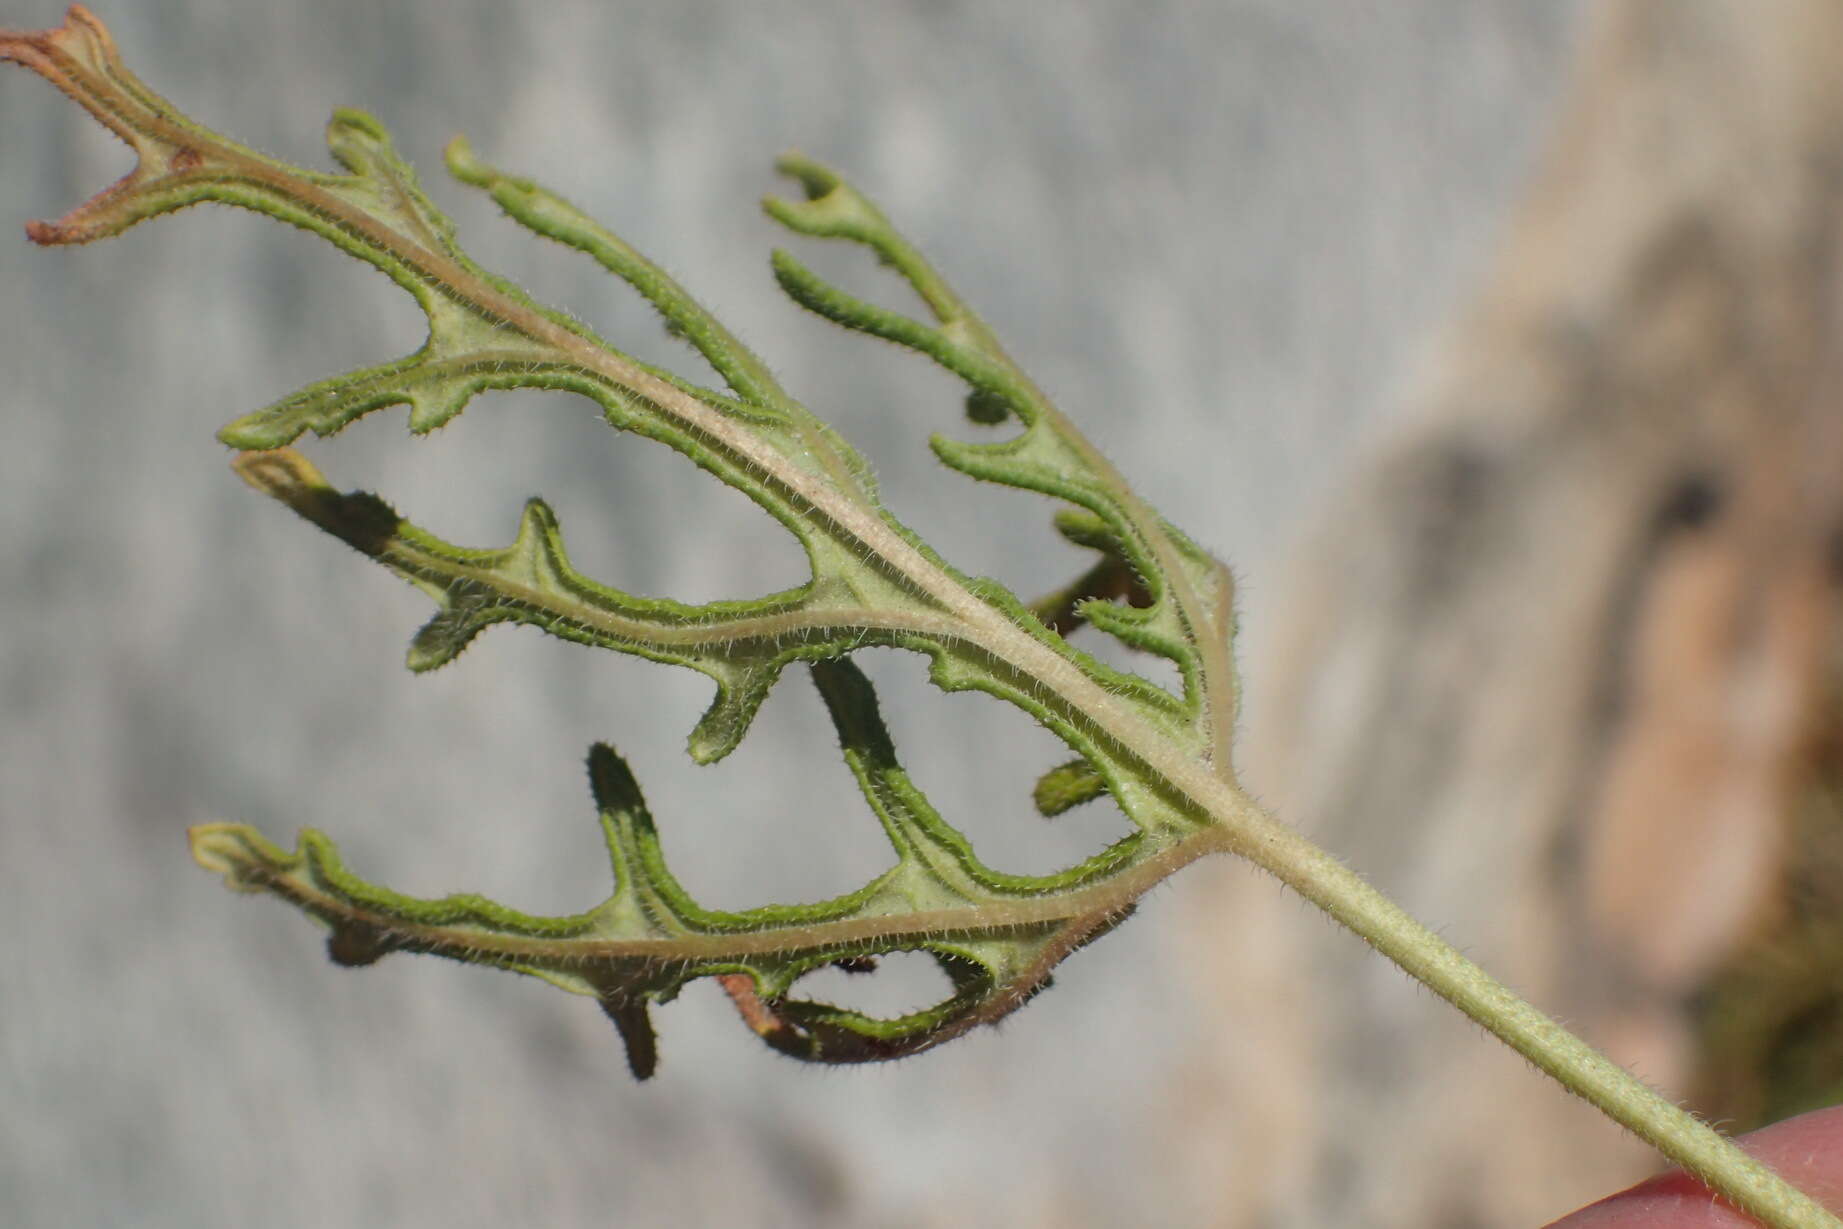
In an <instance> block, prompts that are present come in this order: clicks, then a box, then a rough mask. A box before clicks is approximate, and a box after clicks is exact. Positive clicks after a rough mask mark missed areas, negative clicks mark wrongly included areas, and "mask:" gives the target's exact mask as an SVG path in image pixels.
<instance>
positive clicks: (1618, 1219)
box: [1549, 1106, 1843, 1229]
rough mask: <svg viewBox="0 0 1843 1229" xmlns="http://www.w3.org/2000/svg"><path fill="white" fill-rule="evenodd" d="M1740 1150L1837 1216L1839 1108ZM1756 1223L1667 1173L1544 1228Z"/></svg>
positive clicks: (1841, 1168)
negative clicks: (1755, 1158) (1763, 1163)
mask: <svg viewBox="0 0 1843 1229" xmlns="http://www.w3.org/2000/svg"><path fill="white" fill-rule="evenodd" d="M1740 1142H1741V1146H1742V1147H1744V1148H1746V1149H1747V1151H1748V1152H1750V1153H1752V1154H1753V1155H1754V1156H1756V1157H1758V1158H1759V1159H1760V1160H1762V1161H1764V1162H1766V1163H1767V1164H1768V1165H1770V1166H1772V1168H1773V1169H1774V1170H1776V1171H1777V1172H1778V1173H1779V1174H1780V1175H1781V1176H1783V1177H1784V1178H1785V1179H1786V1180H1787V1181H1789V1182H1791V1183H1792V1184H1793V1185H1795V1186H1797V1187H1798V1188H1800V1189H1801V1190H1803V1191H1804V1192H1805V1193H1806V1194H1808V1195H1810V1196H1811V1197H1812V1198H1813V1199H1816V1200H1817V1201H1818V1202H1819V1203H1821V1204H1823V1205H1824V1206H1825V1207H1827V1208H1829V1209H1830V1210H1831V1211H1833V1212H1843V1106H1836V1107H1833V1108H1831V1109H1825V1110H1817V1111H1815V1112H1813V1113H1809V1114H1804V1115H1801V1116H1800V1117H1797V1118H1788V1119H1786V1120H1785V1121H1784V1122H1776V1123H1774V1124H1773V1125H1772V1126H1770V1127H1765V1128H1763V1129H1761V1130H1758V1131H1755V1132H1754V1133H1753V1134H1751V1135H1748V1136H1744V1137H1742V1139H1741V1141H1740ZM1757 1225H1758V1222H1757V1221H1755V1220H1754V1219H1753V1218H1752V1217H1749V1216H1744V1215H1742V1214H1741V1213H1739V1212H1737V1211H1735V1210H1734V1209H1733V1208H1731V1207H1729V1206H1728V1205H1727V1204H1724V1203H1718V1202H1717V1201H1716V1199H1715V1196H1713V1195H1711V1194H1710V1193H1709V1191H1708V1188H1707V1187H1705V1186H1703V1185H1702V1184H1701V1183H1699V1182H1696V1181H1694V1180H1693V1179H1691V1178H1688V1177H1686V1176H1685V1175H1684V1174H1682V1173H1681V1172H1677V1171H1673V1172H1671V1173H1667V1174H1663V1175H1661V1176H1659V1177H1656V1178H1652V1179H1651V1180H1650V1181H1648V1182H1641V1183H1639V1184H1638V1185H1637V1186H1634V1187H1632V1188H1631V1189H1630V1190H1627V1191H1621V1192H1620V1193H1619V1194H1617V1195H1613V1196H1610V1197H1609V1198H1606V1199H1602V1200H1601V1201H1600V1202H1598V1203H1596V1204H1592V1205H1590V1206H1588V1207H1585V1208H1582V1209H1581V1210H1580V1211H1578V1212H1576V1213H1575V1214H1574V1215H1572V1216H1568V1217H1564V1218H1563V1219H1561V1220H1558V1221H1556V1222H1555V1223H1554V1224H1553V1225H1551V1226H1550V1227H1549V1229H1753V1227H1755V1226H1757Z"/></svg>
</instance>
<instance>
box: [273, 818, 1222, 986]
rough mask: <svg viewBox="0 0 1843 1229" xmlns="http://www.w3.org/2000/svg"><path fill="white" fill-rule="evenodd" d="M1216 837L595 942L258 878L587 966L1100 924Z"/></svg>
mask: <svg viewBox="0 0 1843 1229" xmlns="http://www.w3.org/2000/svg"><path fill="white" fill-rule="evenodd" d="M1221 848H1222V842H1221V836H1220V830H1216V829H1209V830H1204V831H1200V832H1196V833H1192V834H1190V835H1189V836H1186V837H1183V838H1181V839H1179V840H1176V841H1173V842H1172V843H1170V844H1168V845H1166V846H1164V847H1163V848H1160V849H1158V850H1157V851H1156V852H1155V853H1152V854H1149V855H1147V856H1145V857H1143V858H1142V859H1140V860H1139V861H1137V862H1134V863H1132V864H1131V865H1129V866H1127V867H1124V868H1122V869H1120V870H1117V871H1114V872H1112V873H1109V874H1107V875H1105V876H1104V877H1102V878H1100V879H1098V880H1096V881H1095V882H1093V883H1091V884H1087V885H1084V886H1082V887H1079V888H1071V889H1064V890H1062V891H1058V892H1052V893H1048V894H1045V895H1043V896H1039V897H1030V898H1024V899H1008V900H983V901H969V902H968V903H967V904H966V905H965V906H964V907H961V908H951V909H932V910H927V911H925V912H917V913H889V914H870V915H867V916H862V917H851V918H842V919H839V920H836V921H829V922H809V923H798V924H790V925H784V926H773V925H770V926H767V927H765V928H759V929H752V930H736V931H726V930H705V931H698V932H695V933H689V934H676V935H662V936H659V937H655V938H646V939H596V938H588V937H570V938H558V937H546V936H542V935H515V934H507V933H506V932H504V931H501V930H491V929H486V928H484V927H482V928H478V929H476V928H475V927H473V926H470V925H425V924H422V923H416V922H408V921H405V920H404V919H403V918H401V917H399V916H396V915H394V914H390V913H385V912H382V911H377V910H372V909H368V908H365V907H364V906H362V905H354V904H353V903H351V902H350V901H348V900H345V899H342V898H340V897H337V896H334V895H332V894H331V893H328V892H326V891H325V890H323V889H320V888H318V887H317V885H316V886H309V885H308V884H306V883H303V882H302V881H300V880H299V879H292V878H288V879H285V878H283V877H282V876H278V875H266V876H264V877H265V879H266V881H267V882H268V884H269V886H271V887H272V888H273V889H274V890H277V891H279V892H281V893H282V894H283V895H286V896H288V897H291V898H292V899H294V900H295V901H296V902H297V903H298V904H300V905H302V906H304V907H306V908H311V909H316V910H318V911H320V912H322V913H323V914H327V915H331V916H334V917H338V918H342V919H345V920H348V921H351V922H356V923H359V924H362V925H366V926H372V927H375V928H376V929H378V930H379V931H382V932H384V933H386V934H388V935H389V936H390V937H391V938H392V939H393V940H395V941H397V942H400V943H409V944H413V945H419V946H424V947H429V948H434V949H448V948H459V947H465V948H467V949H468V950H469V951H478V952H491V953H493V954H494V955H500V956H507V957H519V956H524V957H530V958H532V959H565V958H567V959H568V960H570V961H594V960H622V959H648V960H695V959H722V958H725V957H731V956H771V955H777V954H785V953H787V952H790V951H794V950H798V949H801V948H825V947H832V946H838V945H846V944H851V943H859V942H869V941H872V940H878V941H883V940H890V939H902V938H906V937H913V938H915V939H917V940H922V939H934V940H938V939H940V938H942V937H943V936H950V935H956V934H992V933H995V932H1002V931H1006V930H1016V929H1020V928H1025V927H1040V926H1047V925H1056V924H1062V923H1066V922H1071V921H1076V920H1079V919H1085V918H1094V917H1105V916H1107V915H1110V914H1113V913H1116V912H1118V911H1119V910H1121V909H1124V908H1125V907H1127V906H1128V905H1130V904H1132V903H1133V902H1134V901H1135V900H1137V899H1139V897H1141V896H1143V895H1144V894H1145V893H1146V892H1147V891H1149V890H1150V889H1151V888H1152V887H1154V886H1155V885H1156V884H1158V883H1160V882H1162V881H1163V880H1165V879H1167V878H1169V877H1170V876H1171V875H1173V874H1175V873H1176V872H1177V871H1179V870H1181V869H1183V868H1184V867H1185V866H1188V865H1189V864H1190V863H1192V862H1194V861H1196V860H1197V859H1198V858H1201V857H1204V856H1206V855H1208V854H1211V853H1216V852H1219V851H1220V850H1221Z"/></svg>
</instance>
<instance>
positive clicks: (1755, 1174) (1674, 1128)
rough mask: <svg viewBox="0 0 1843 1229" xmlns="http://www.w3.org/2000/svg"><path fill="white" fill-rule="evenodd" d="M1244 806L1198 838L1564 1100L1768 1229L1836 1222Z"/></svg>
mask: <svg viewBox="0 0 1843 1229" xmlns="http://www.w3.org/2000/svg"><path fill="white" fill-rule="evenodd" d="M1244 806H1245V807H1246V808H1247V811H1248V813H1246V814H1243V815H1241V816H1238V817H1237V819H1236V822H1235V824H1234V825H1233V827H1228V826H1225V827H1221V828H1213V829H1211V830H1210V835H1212V836H1216V837H1217V839H1218V840H1219V842H1220V844H1221V845H1222V847H1223V849H1224V850H1225V851H1227V852H1232V853H1235V854H1238V855H1240V856H1241V857H1244V858H1247V859H1248V860H1249V861H1251V862H1254V863H1255V864H1257V865H1259V866H1261V867H1262V868H1263V869H1265V870H1268V871H1270V872H1272V873H1273V874H1274V875H1275V876H1277V877H1278V878H1279V879H1280V880H1281V881H1282V882H1284V883H1285V884H1286V885H1287V886H1288V887H1290V888H1292V889H1293V890H1294V891H1296V892H1298V893H1299V894H1300V895H1301V896H1303V897H1305V898H1306V899H1307V900H1309V901H1311V902H1312V903H1313V904H1315V905H1317V906H1318V907H1319V908H1320V909H1323V910H1324V911H1325V912H1326V913H1327V914H1329V915H1331V917H1333V918H1335V919H1336V920H1337V921H1338V922H1340V923H1341V924H1343V925H1344V926H1345V927H1347V928H1349V929H1350V930H1352V931H1354V932H1355V933H1356V934H1357V935H1358V936H1360V937H1361V938H1362V939H1363V941H1364V942H1365V943H1368V944H1369V945H1370V946H1371V947H1373V948H1374V949H1376V951H1378V952H1380V953H1381V954H1382V955H1384V956H1386V957H1388V958H1389V959H1390V960H1391V961H1393V962H1394V963H1395V964H1397V965H1399V966H1400V967H1401V969H1402V970H1403V971H1404V972H1406V973H1407V974H1408V975H1409V976H1410V977H1412V978H1414V979H1415V980H1416V981H1418V982H1420V983H1421V984H1422V985H1424V986H1426V987H1427V988H1428V989H1429V990H1432V991H1433V992H1434V993H1435V994H1438V995H1439V996H1440V997H1441V998H1443V999H1445V1000H1446V1001H1447V1002H1449V1003H1451V1004H1452V1005H1453V1006H1455V1007H1457V1008H1458V1009H1459V1010H1460V1011H1462V1012H1464V1013H1465V1014H1466V1015H1467V1016H1470V1017H1471V1018H1472V1019H1473V1020H1475V1021H1477V1022H1478V1023H1479V1024H1480V1025H1482V1026H1484V1028H1485V1029H1486V1030H1487V1031H1488V1032H1490V1033H1491V1034H1492V1035H1493V1036H1495V1037H1497V1038H1498V1039H1499V1040H1501V1041H1503V1042H1504V1043H1505V1044H1506V1045H1508V1046H1509V1047H1510V1048H1511V1049H1513V1050H1515V1051H1516V1052H1517V1053H1519V1054H1521V1055H1523V1057H1525V1058H1527V1059H1529V1061H1530V1062H1532V1063H1534V1064H1535V1065H1536V1066H1537V1067H1538V1068H1540V1069H1541V1070H1542V1071H1543V1072H1545V1073H1546V1074H1548V1075H1549V1076H1551V1077H1553V1078H1554V1079H1555V1081H1556V1082H1557V1083H1559V1084H1561V1086H1562V1087H1564V1088H1566V1089H1567V1090H1568V1091H1569V1092H1571V1093H1573V1094H1574V1095H1575V1096H1577V1097H1580V1098H1581V1099H1583V1100H1585V1101H1587V1102H1589V1103H1590V1104H1592V1105H1594V1106H1596V1107H1597V1108H1598V1109H1600V1111H1601V1112H1603V1113H1604V1114H1606V1116H1607V1117H1609V1118H1611V1119H1613V1120H1614V1121H1615V1122H1617V1123H1619V1124H1620V1125H1621V1126H1623V1127H1625V1128H1626V1129H1627V1130H1629V1131H1631V1132H1632V1133H1633V1134H1634V1135H1636V1136H1638V1137H1639V1138H1640V1139H1642V1140H1644V1141H1645V1142H1646V1143H1648V1144H1650V1145H1651V1146H1652V1147H1654V1148H1656V1149H1657V1150H1658V1151H1659V1152H1661V1153H1663V1154H1664V1155H1665V1156H1666V1157H1668V1158H1670V1159H1671V1160H1672V1161H1674V1162H1676V1163H1677V1164H1678V1165H1681V1166H1682V1167H1683V1168H1684V1169H1686V1170H1688V1171H1689V1172H1690V1173H1692V1174H1694V1175H1696V1176H1697V1177H1698V1178H1700V1179H1701V1180H1702V1181H1703V1182H1704V1183H1705V1184H1706V1185H1707V1186H1709V1187H1710V1188H1711V1189H1713V1190H1716V1191H1718V1192H1720V1193H1721V1195H1722V1197H1723V1198H1725V1199H1727V1200H1728V1202H1730V1203H1732V1204H1733V1205H1734V1206H1735V1207H1737V1208H1740V1209H1741V1210H1743V1211H1745V1212H1747V1213H1749V1214H1750V1215H1752V1216H1754V1217H1756V1218H1758V1219H1759V1220H1760V1221H1761V1222H1762V1223H1764V1224H1766V1225H1770V1226H1773V1229H1829V1227H1832V1226H1838V1225H1840V1224H1843V1222H1840V1221H1839V1220H1838V1219H1837V1218H1836V1217H1835V1216H1833V1215H1831V1214H1830V1213H1829V1212H1827V1211H1826V1210H1825V1209H1824V1208H1823V1207H1821V1206H1819V1204H1818V1203H1817V1202H1816V1201H1815V1200H1813V1199H1812V1198H1811V1197H1810V1196H1809V1195H1807V1194H1805V1193H1804V1192H1803V1191H1801V1190H1799V1189H1798V1188H1797V1187H1795V1186H1793V1185H1792V1184H1791V1183H1789V1182H1787V1181H1786V1180H1785V1179H1783V1178H1781V1177H1780V1176H1779V1175H1778V1174H1776V1173H1774V1172H1773V1171H1772V1170H1770V1169H1768V1168H1767V1167H1766V1166H1764V1165H1762V1164H1761V1163H1760V1162H1759V1161H1757V1160H1755V1159H1754V1158H1753V1157H1751V1156H1749V1155H1747V1153H1746V1152H1744V1151H1742V1150H1741V1148H1740V1146H1739V1145H1738V1144H1736V1143H1735V1142H1734V1141H1733V1140H1731V1139H1729V1138H1728V1137H1727V1136H1725V1135H1722V1134H1721V1133H1720V1132H1718V1131H1716V1130H1715V1129H1714V1128H1712V1127H1710V1126H1709V1125H1708V1124H1707V1123H1705V1122H1703V1121H1702V1120H1701V1119H1699V1118H1697V1117H1696V1116H1695V1115H1694V1114H1691V1113H1690V1112H1689V1111H1687V1110H1685V1109H1683V1108H1682V1107H1681V1106H1678V1105H1676V1104H1674V1103H1672V1102H1671V1101H1670V1100H1669V1099H1667V1098H1666V1097H1664V1096H1663V1095H1662V1094H1661V1093H1659V1092H1658V1091H1657V1090H1656V1089H1654V1088H1651V1087H1650V1086H1649V1085H1647V1084H1645V1083H1644V1081H1642V1080H1640V1079H1639V1078H1638V1077H1636V1076H1634V1075H1633V1074H1632V1073H1631V1072H1629V1071H1627V1070H1626V1069H1625V1068H1623V1067H1621V1066H1619V1064H1617V1063H1615V1062H1613V1061H1612V1060H1611V1059H1609V1058H1607V1057H1606V1056H1605V1055H1604V1054H1602V1053H1600V1052H1599V1051H1598V1050H1596V1049H1594V1048H1593V1047H1592V1046H1590V1045H1588V1044H1587V1043H1586V1042H1585V1041H1583V1040H1581V1039H1580V1038H1579V1037H1577V1036H1575V1035H1574V1034H1573V1033H1571V1032H1569V1031H1568V1030H1567V1029H1565V1028H1563V1027H1562V1026H1561V1025H1560V1024H1558V1023H1556V1022H1555V1021H1554V1020H1552V1019H1550V1018H1549V1017H1548V1016H1547V1015H1545V1014H1543V1013H1542V1012H1541V1011H1539V1010H1537V1009H1536V1008H1535V1007H1534V1006H1532V1005H1531V1004H1530V1003H1528V1002H1526V1001H1525V1000H1524V999H1522V998H1520V997H1519V996H1518V995H1516V994H1515V993H1514V992H1512V991H1511V990H1510V989H1509V988H1508V987H1506V986H1505V985H1504V984H1503V983H1502V982H1499V981H1498V980H1497V979H1496V978H1494V977H1492V976H1491V975H1490V974H1489V973H1487V972H1485V971H1484V970H1483V969H1481V968H1479V967H1478V966H1477V965H1476V964H1474V963H1473V962H1472V961H1470V960H1468V959H1467V958H1466V957H1465V956H1464V955H1462V954H1461V953H1460V952H1459V951H1458V950H1457V949H1455V948H1454V947H1453V946H1452V945H1451V944H1450V943H1448V942H1446V940H1444V939H1442V938H1441V937H1440V936H1439V935H1437V934H1435V933H1434V932H1433V931H1432V930H1430V929H1428V928H1427V927H1426V926H1425V925H1423V924H1422V923H1420V922H1418V921H1416V920H1415V919H1414V918H1413V917H1411V916H1410V915H1409V914H1408V913H1406V912H1405V911H1404V910H1403V909H1402V908H1401V907H1400V906H1399V905H1397V904H1396V903H1395V902H1394V901H1392V900H1390V899H1389V898H1388V897H1387V896H1385V895H1383V894H1382V893H1381V892H1379V891H1377V890H1376V889H1375V888H1373V887H1371V886H1370V884H1369V883H1368V882H1367V881H1365V880H1364V879H1363V877H1362V876H1361V875H1359V874H1357V873H1356V872H1355V871H1353V870H1351V869H1350V868H1349V867H1347V866H1345V865H1344V864H1343V863H1342V862H1339V861H1338V860H1337V859H1336V858H1333V857H1331V856H1330V855H1329V854H1327V853H1326V852H1325V851H1324V850H1322V849H1320V848H1319V847H1318V846H1316V845H1314V844H1312V843H1311V842H1310V841H1308V840H1306V839H1305V838H1304V837H1302V836H1300V835H1299V834H1298V833H1297V832H1296V831H1294V830H1293V829H1292V828H1290V827H1288V826H1287V825H1285V824H1282V823H1280V822H1279V821H1277V820H1275V819H1273V818H1272V817H1271V816H1269V815H1267V814H1265V813H1264V812H1261V811H1260V810H1259V809H1258V808H1257V807H1255V805H1254V804H1253V803H1251V802H1246V801H1245V800H1244ZM1218 834H1219V835H1218Z"/></svg>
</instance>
